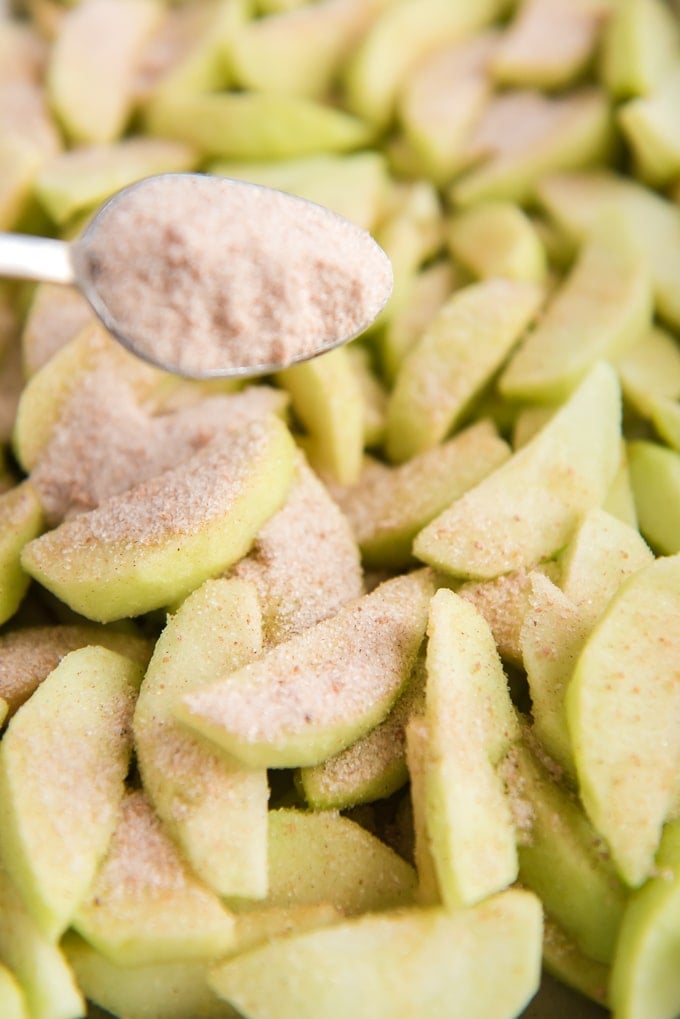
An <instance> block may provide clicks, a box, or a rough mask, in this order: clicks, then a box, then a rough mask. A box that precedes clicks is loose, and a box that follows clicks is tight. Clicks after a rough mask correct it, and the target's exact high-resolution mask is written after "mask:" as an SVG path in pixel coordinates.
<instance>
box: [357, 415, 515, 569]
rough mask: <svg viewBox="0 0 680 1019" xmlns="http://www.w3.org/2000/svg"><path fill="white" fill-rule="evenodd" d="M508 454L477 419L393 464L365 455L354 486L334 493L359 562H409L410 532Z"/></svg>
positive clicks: (490, 429)
mask: <svg viewBox="0 0 680 1019" xmlns="http://www.w3.org/2000/svg"><path fill="white" fill-rule="evenodd" d="M509 455H510V449H509V448H508V446H507V444H506V443H505V442H504V441H503V440H502V439H501V438H500V436H499V435H498V433H497V431H496V429H495V428H494V427H493V425H492V424H491V422H490V421H480V422H478V423H477V424H474V425H470V426H469V427H468V428H466V429H464V430H463V431H461V432H459V433H458V434H457V435H455V436H454V437H453V438H452V439H449V440H448V441H447V442H443V443H441V445H437V446H434V447H433V448H432V449H428V450H425V451H424V452H423V453H418V454H416V455H415V456H414V457H412V458H411V459H410V460H407V461H406V462H405V463H403V464H399V465H398V466H389V465H386V464H383V463H381V462H380V461H378V460H372V459H368V458H366V459H365V461H364V467H363V470H362V472H361V476H360V477H359V480H358V481H357V483H356V485H352V486H350V487H349V488H347V489H345V490H341V491H340V492H339V493H338V495H337V498H338V502H339V504H340V506H341V508H342V510H343V512H344V513H345V514H346V516H347V519H348V520H349V522H350V524H351V526H352V528H353V530H354V534H355V535H356V539H357V541H358V543H359V547H360V548H361V553H362V557H363V561H364V563H365V564H366V565H367V566H369V567H380V566H384V567H387V568H390V569H403V568H404V567H407V566H410V565H412V564H413V562H414V559H413V553H412V551H411V549H412V545H413V539H414V538H415V536H416V534H417V533H418V532H419V531H420V530H421V529H422V528H423V527H424V526H425V525H426V524H428V523H429V522H430V520H432V519H434V517H436V516H437V515H438V514H439V513H441V512H442V510H444V509H445V508H446V507H447V506H449V505H450V504H451V503H452V502H453V501H454V499H457V498H458V497H459V496H460V495H462V494H463V492H465V491H466V490H467V489H468V488H471V487H472V486H473V485H475V484H477V482H478V481H481V479H482V478H483V477H485V476H486V475H487V474H489V473H491V471H493V470H494V469H495V468H496V467H498V466H499V465H500V464H501V463H503V462H504V461H505V460H506V459H507V458H508V457H509Z"/></svg>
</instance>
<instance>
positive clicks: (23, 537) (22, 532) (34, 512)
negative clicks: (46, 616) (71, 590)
mask: <svg viewBox="0 0 680 1019" xmlns="http://www.w3.org/2000/svg"><path fill="white" fill-rule="evenodd" d="M44 527H45V518H44V514H43V510H42V506H41V505H40V500H39V498H38V495H37V492H36V490H35V488H34V487H33V485H32V484H31V482H30V481H28V480H26V481H22V482H20V483H19V484H18V485H15V486H14V487H13V488H10V489H9V490H8V491H7V492H2V493H0V623H5V622H7V620H8V619H11V617H12V616H13V615H14V613H15V612H16V610H17V609H18V608H19V605H20V604H21V601H22V599H23V597H24V595H25V594H26V591H27V590H28V585H29V583H30V579H31V578H30V577H29V575H28V573H27V572H26V571H25V570H24V568H23V566H22V565H21V553H22V550H23V548H24V546H25V545H26V544H27V542H29V541H32V540H33V538H37V537H38V535H39V534H40V533H41V532H42V531H43V529H44Z"/></svg>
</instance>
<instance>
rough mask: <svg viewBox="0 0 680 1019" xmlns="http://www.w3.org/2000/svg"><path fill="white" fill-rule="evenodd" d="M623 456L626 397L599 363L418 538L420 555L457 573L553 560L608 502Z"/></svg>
mask: <svg viewBox="0 0 680 1019" xmlns="http://www.w3.org/2000/svg"><path fill="white" fill-rule="evenodd" d="M620 462H621V398H620V392H619V386H618V382H617V379H616V376H615V374H614V371H613V370H612V369H611V368H610V367H609V366H608V365H606V364H603V363H600V364H599V365H596V366H595V367H594V368H593V369H592V370H591V371H590V373H589V374H588V375H587V376H586V378H585V380H584V381H583V382H582V383H581V384H580V386H579V387H578V389H576V390H575V391H574V393H573V394H572V396H571V397H570V398H569V400H568V401H567V402H566V403H565V404H563V405H562V407H561V408H560V409H559V410H558V411H557V412H556V413H555V414H554V415H553V417H552V418H551V419H550V420H549V421H548V423H547V425H545V427H544V428H543V429H542V430H541V431H540V432H539V433H538V434H537V435H536V436H534V438H533V439H532V440H531V441H530V442H528V443H527V444H526V445H525V446H522V448H521V449H519V450H518V451H517V452H516V453H514V455H513V456H511V457H510V459H509V460H506V461H505V463H503V464H501V466H500V467H498V468H497V469H496V470H495V471H494V472H493V473H492V474H489V475H488V476H487V477H486V478H484V479H483V480H482V481H481V482H480V483H479V484H478V485H476V486H475V487H474V488H471V489H469V491H467V492H466V493H465V494H464V495H463V496H461V498H460V499H457V500H456V501H455V502H454V503H453V504H452V505H451V506H450V507H449V508H448V509H446V510H444V512H443V513H441V514H440V515H439V516H438V517H436V518H435V519H434V520H433V521H432V522H431V523H430V524H428V525H427V527H425V528H424V529H423V530H422V531H421V532H420V534H419V535H418V536H417V538H416V539H415V542H414V553H415V555H416V556H417V557H418V558H419V559H422V560H424V561H425V562H427V563H429V564H430V565H432V566H436V567H437V568H439V569H441V570H444V571H445V572H448V573H451V574H453V575H454V576H457V577H467V578H473V577H477V578H482V579H483V578H492V577H495V576H498V575H499V574H501V573H508V572H509V571H511V570H516V569H520V568H522V567H525V568H527V567H531V566H534V565H536V564H537V563H539V562H541V560H544V559H549V558H550V557H551V556H553V555H554V554H555V553H556V552H558V551H559V550H560V548H562V547H563V546H564V545H565V544H566V542H567V541H568V540H569V538H570V537H571V535H572V534H573V532H574V531H575V529H576V527H577V526H578V524H579V523H580V520H581V518H582V517H583V515H584V514H585V513H587V512H588V511H589V510H591V509H593V508H594V507H596V506H599V505H601V504H602V502H603V500H604V499H605V497H606V495H607V492H608V489H609V487H610V485H611V483H612V481H613V479H614V477H615V475H616V472H617V471H618V468H619V464H620Z"/></svg>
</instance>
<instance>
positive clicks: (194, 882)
mask: <svg viewBox="0 0 680 1019" xmlns="http://www.w3.org/2000/svg"><path fill="white" fill-rule="evenodd" d="M73 927H74V928H75V930H76V931H77V932H78V933H79V934H80V935H81V936H82V937H84V938H85V940H86V941H88V942H89V943H90V944H92V945H93V946H94V947H95V948H96V949H97V950H98V951H100V952H102V953H103V954H104V955H105V956H106V957H107V958H108V959H110V960H111V961H112V962H113V963H116V964H117V965H119V966H146V965H154V964H156V963H162V962H184V963H186V962H190V961H192V960H201V959H202V960H205V961H206V962H207V961H209V960H210V959H214V958H218V957H219V956H220V955H222V954H223V953H225V952H227V951H228V950H229V949H230V948H231V947H232V945H233V943H234V919H233V916H232V914H231V913H230V912H229V911H228V910H227V909H225V908H224V906H223V904H222V902H221V900H220V899H219V898H218V896H217V895H215V893H214V892H212V891H211V890H210V889H209V888H208V886H207V885H205V884H203V882H202V881H200V880H199V878H197V877H196V876H195V874H194V873H193V872H192V871H191V869H190V867H189V866H188V865H187V863H186V861H185V860H184V858H183V857H182V856H181V855H180V853H179V851H178V850H177V847H176V846H175V844H174V842H173V841H172V839H171V838H170V837H169V835H168V834H167V833H166V831H165V830H164V828H163V826H162V824H161V822H160V820H159V819H158V817H157V816H156V815H155V814H154V812H153V808H152V807H151V805H150V804H149V801H148V799H147V798H146V796H145V795H144V792H143V791H142V790H133V791H130V792H128V793H127V794H126V796H125V797H124V799H123V803H122V809H121V812H120V816H119V819H118V825H117V827H116V829H115V831H114V832H113V836H112V838H111V842H110V844H109V848H108V853H107V855H106V857H105V858H104V860H103V862H102V864H101V866H100V868H99V870H98V872H97V874H96V876H95V878H94V880H93V881H92V883H91V884H90V887H89V890H88V892H87V894H86V895H85V896H84V897H83V899H82V901H81V903H80V906H79V908H78V910H77V912H76V914H75V916H74V918H73Z"/></svg>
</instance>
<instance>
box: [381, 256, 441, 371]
mask: <svg viewBox="0 0 680 1019" xmlns="http://www.w3.org/2000/svg"><path fill="white" fill-rule="evenodd" d="M455 286H456V271H455V269H454V267H453V265H452V263H451V260H450V259H448V258H447V259H441V258H440V259H438V260H437V261H435V262H432V263H431V264H428V265H425V266H423V267H422V268H419V269H417V270H416V271H415V273H413V274H412V276H411V279H410V283H409V284H408V294H407V297H406V300H404V301H403V302H399V307H398V308H397V309H396V311H393V312H392V313H391V315H390V317H389V319H388V321H387V322H385V325H384V329H382V330H381V331H380V332H379V333H378V334H377V336H376V341H377V344H378V349H379V359H380V368H381V369H382V374H383V375H384V377H385V378H386V379H387V381H388V382H390V383H392V382H393V381H394V379H395V377H396V374H397V371H398V369H399V365H400V364H401V362H402V361H403V359H404V355H405V354H406V353H407V352H408V351H409V350H410V349H411V347H412V346H413V345H414V344H415V343H416V341H417V340H418V339H419V338H420V336H421V334H422V333H423V332H424V331H425V329H427V327H428V326H429V325H430V323H431V322H432V320H433V319H434V317H435V315H436V314H437V312H438V311H439V309H440V308H441V306H442V305H443V304H444V301H446V299H447V298H448V297H449V296H450V295H451V292H452V291H453V289H454V287H455Z"/></svg>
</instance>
